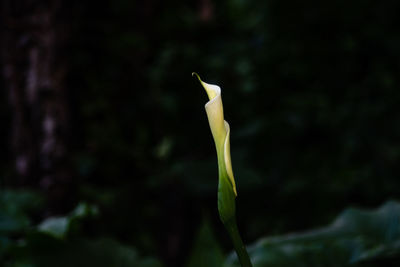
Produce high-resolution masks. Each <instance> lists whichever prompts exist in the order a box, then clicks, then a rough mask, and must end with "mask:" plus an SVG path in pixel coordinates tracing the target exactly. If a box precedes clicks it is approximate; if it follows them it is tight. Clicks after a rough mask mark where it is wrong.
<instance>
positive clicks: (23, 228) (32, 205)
mask: <svg viewBox="0 0 400 267" xmlns="http://www.w3.org/2000/svg"><path fill="white" fill-rule="evenodd" d="M42 204H43V200H42V198H41V197H40V195H38V194H36V193H34V192H31V191H26V190H25V191H10V190H7V191H3V192H2V193H1V195H0V265H1V266H5V267H53V266H60V267H70V266H76V267H87V266H98V267H103V266H104V267H113V266H115V267H131V266H138V267H160V266H161V264H160V263H159V262H158V261H157V260H156V259H153V258H150V257H143V256H141V255H139V253H138V252H137V251H136V249H134V248H131V247H129V246H125V245H122V244H120V243H119V242H117V241H115V240H113V239H110V238H98V239H90V238H86V237H83V236H84V235H83V233H82V230H81V227H82V226H83V223H84V222H85V220H87V219H89V218H93V217H94V216H97V215H98V213H99V211H98V208H97V207H96V206H94V205H89V204H87V203H80V204H78V205H77V207H76V208H75V209H74V210H73V211H71V212H70V214H68V215H67V216H59V217H48V218H46V219H45V220H43V221H42V222H40V223H39V224H38V225H37V226H35V225H34V223H33V222H32V220H31V218H32V212H34V211H37V210H38V209H39V208H42Z"/></svg>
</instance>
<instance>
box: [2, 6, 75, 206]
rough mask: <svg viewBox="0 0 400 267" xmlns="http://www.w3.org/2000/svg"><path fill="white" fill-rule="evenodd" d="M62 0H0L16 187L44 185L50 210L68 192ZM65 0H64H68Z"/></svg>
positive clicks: (65, 64) (64, 197) (66, 197)
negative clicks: (0, 0)
mask: <svg viewBox="0 0 400 267" xmlns="http://www.w3.org/2000/svg"><path fill="white" fill-rule="evenodd" d="M63 2H65V1H57V0H53V1H51V0H50V1H40V0H3V1H2V3H1V5H2V7H1V9H2V10H1V19H2V22H3V27H2V32H1V39H2V51H1V52H2V57H1V59H2V61H3V62H2V68H3V69H2V74H3V77H4V82H5V86H6V88H5V89H6V90H7V92H8V96H9V104H10V108H11V112H12V120H11V129H10V131H11V135H10V138H11V146H12V151H13V153H14V157H15V169H16V173H17V181H15V184H17V185H20V186H34V187H40V188H41V189H43V190H44V191H45V192H46V194H47V196H48V199H49V205H50V206H49V212H50V213H57V212H61V211H63V210H64V209H65V208H66V207H65V204H66V203H68V202H69V201H67V200H68V198H70V197H71V194H70V193H71V188H72V176H71V175H70V168H68V164H67V155H68V146H67V139H68V136H69V132H70V127H69V108H68V101H67V88H66V82H65V81H66V73H67V61H66V53H65V44H66V41H67V36H68V32H67V27H66V25H67V24H66V17H67V12H66V11H65V6H63V4H62V3H63ZM67 2H68V1H67Z"/></svg>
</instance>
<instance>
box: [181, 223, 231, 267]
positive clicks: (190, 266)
mask: <svg viewBox="0 0 400 267" xmlns="http://www.w3.org/2000/svg"><path fill="white" fill-rule="evenodd" d="M223 262H224V255H223V253H222V249H221V247H220V246H219V243H218V241H217V240H216V238H215V236H214V234H213V231H212V228H211V224H210V222H209V220H208V219H204V221H203V223H202V224H201V226H200V228H199V230H198V232H197V235H196V238H195V239H194V241H193V248H192V252H191V253H190V256H189V257H188V263H187V265H186V266H187V267H204V266H207V267H220V266H222V265H223Z"/></svg>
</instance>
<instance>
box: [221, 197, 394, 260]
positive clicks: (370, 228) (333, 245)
mask: <svg viewBox="0 0 400 267" xmlns="http://www.w3.org/2000/svg"><path fill="white" fill-rule="evenodd" d="M249 254H250V257H251V259H252V261H253V264H254V266H255V267H262V266H268V267H272V266H282V267H285V266H304V267H306V266H307V267H312V266H348V265H354V264H358V263H361V262H368V261H372V260H376V259H385V258H389V257H399V256H400V203H398V202H393V201H390V202H387V203H386V204H384V205H382V206H381V207H380V208H379V209H376V210H362V209H355V208H349V209H346V210H345V211H344V212H342V213H341V214H340V215H339V216H338V217H337V218H336V219H335V220H334V221H333V223H332V224H331V225H329V226H327V227H324V228H321V229H317V230H313V231H309V232H305V233H297V234H290V235H285V236H278V237H268V238H263V239H261V240H259V241H258V242H256V243H255V244H254V245H252V246H250V249H249ZM226 264H227V266H239V264H238V262H237V259H236V256H235V255H234V254H233V253H232V254H231V255H230V256H229V258H228V259H227V262H226Z"/></svg>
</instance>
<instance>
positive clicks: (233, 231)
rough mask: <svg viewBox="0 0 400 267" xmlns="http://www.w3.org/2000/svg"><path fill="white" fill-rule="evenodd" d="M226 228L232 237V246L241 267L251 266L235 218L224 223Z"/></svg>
mask: <svg viewBox="0 0 400 267" xmlns="http://www.w3.org/2000/svg"><path fill="white" fill-rule="evenodd" d="M225 227H226V229H227V230H228V233H229V235H230V237H231V239H232V242H233V246H234V248H235V250H236V254H237V255H238V258H239V262H240V264H241V265H242V267H252V266H253V265H252V264H251V261H250V257H249V254H247V250H246V247H245V246H244V244H243V241H242V238H241V237H240V234H239V230H238V227H237V224H236V219H233V220H230V221H228V222H226V224H225Z"/></svg>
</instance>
